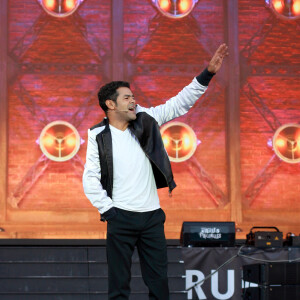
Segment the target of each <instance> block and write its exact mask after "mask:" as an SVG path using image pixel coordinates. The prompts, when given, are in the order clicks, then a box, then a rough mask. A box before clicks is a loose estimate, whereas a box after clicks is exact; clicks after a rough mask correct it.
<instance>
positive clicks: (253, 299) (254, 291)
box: [242, 285, 300, 300]
mask: <svg viewBox="0 0 300 300" xmlns="http://www.w3.org/2000/svg"><path fill="white" fill-rule="evenodd" d="M242 295H243V300H297V299H300V286H299V285H282V286H262V287H251V288H247V289H243V291H242Z"/></svg>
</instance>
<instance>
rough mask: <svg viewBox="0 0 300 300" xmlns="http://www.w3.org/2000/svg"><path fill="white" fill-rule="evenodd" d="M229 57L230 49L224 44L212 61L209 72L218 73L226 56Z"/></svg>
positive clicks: (208, 68)
mask: <svg viewBox="0 0 300 300" xmlns="http://www.w3.org/2000/svg"><path fill="white" fill-rule="evenodd" d="M227 55H228V47H227V45H226V44H222V45H221V46H220V47H219V48H218V50H217V51H216V52H215V54H214V56H213V57H212V59H211V60H210V62H209V64H208V67H207V70H208V72H210V73H217V72H218V71H219V70H220V68H221V66H222V62H223V59H224V57H225V56H227Z"/></svg>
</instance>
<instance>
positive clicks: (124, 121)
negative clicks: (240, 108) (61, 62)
mask: <svg viewBox="0 0 300 300" xmlns="http://www.w3.org/2000/svg"><path fill="white" fill-rule="evenodd" d="M227 51H228V48H227V46H226V45H225V44H222V45H221V46H220V47H219V48H218V50H217V51H216V53H215V54H214V56H213V57H212V59H211V61H210V62H209V64H208V67H207V68H206V69H205V70H204V71H203V72H202V73H201V74H200V75H199V76H197V77H196V78H194V79H193V81H192V82H191V83H190V84H189V85H188V86H186V87H185V88H184V89H183V90H182V91H181V92H180V93H179V94H178V95H177V96H175V97H173V98H171V99H170V100H168V101H167V102H166V103H165V104H163V105H159V106H156V107H152V108H144V107H141V106H139V105H136V101H135V99H134V96H133V93H132V91H131V90H130V85H129V83H127V82H123V81H113V82H111V83H108V84H106V85H104V86H103V87H101V89H100V91H99V93H98V99H99V104H100V106H101V108H102V109H103V110H104V112H105V114H106V117H107V118H105V119H104V120H103V121H102V122H101V123H99V124H97V125H95V126H94V127H92V128H91V129H89V131H88V146H87V156H86V164H85V170H84V174H83V187H84V192H85V194H86V196H87V197H88V198H89V200H90V201H91V203H92V204H93V205H94V206H95V207H96V208H97V209H98V210H99V212H100V214H101V220H102V221H107V262H108V295H109V299H110V300H122V299H128V298H129V294H130V286H129V284H130V278H131V273H130V272H131V257H132V253H133V251H134V247H135V246H136V247H137V249H138V253H139V258H140V264H141V271H142V276H143V279H144V282H145V284H146V285H147V286H148V288H149V299H157V300H168V299H169V288H168V278H167V264H168V260H167V248H166V240H165V235H164V222H165V214H164V212H163V211H162V209H161V208H160V204H159V199H158V195H157V188H162V187H169V192H170V193H171V192H172V190H173V189H174V188H175V186H176V184H175V182H174V180H173V174H172V170H171V165H170V162H169V159H168V156H167V153H166V151H165V149H164V146H163V142H162V139H161V135H160V131H159V126H160V125H162V124H164V123H166V122H168V121H170V120H172V119H174V118H176V117H179V116H181V115H183V114H185V113H187V112H188V110H189V109H190V108H191V107H192V106H193V104H194V103H195V102H196V101H197V100H198V98H199V97H200V96H201V95H202V94H203V93H204V92H205V90H206V89H207V86H208V83H209V81H210V80H211V78H212V77H213V75H214V74H215V73H216V72H217V71H218V70H219V69H220V67H221V65H222V62H223V59H224V57H225V56H226V55H227V54H228V52H227Z"/></svg>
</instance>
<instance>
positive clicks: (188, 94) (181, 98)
mask: <svg viewBox="0 0 300 300" xmlns="http://www.w3.org/2000/svg"><path fill="white" fill-rule="evenodd" d="M213 76H214V74H212V73H210V72H208V71H207V69H205V70H204V71H203V72H202V73H201V74H200V75H199V76H197V77H195V78H194V79H193V81H192V82H191V83H190V84H189V85H187V86H186V87H184V88H183V89H182V90H181V91H180V92H179V93H178V94H177V95H176V96H175V97H172V98H171V99H169V100H168V101H167V102H166V103H164V104H162V105H159V106H155V107H151V108H145V107H141V106H137V112H141V111H144V112H146V113H148V114H149V115H151V116H152V117H153V118H154V119H155V120H156V121H157V122H158V125H159V126H161V125H162V124H164V123H166V122H168V121H171V120H172V119H174V118H177V117H180V116H182V115H184V114H186V113H187V112H188V111H189V110H190V109H191V107H192V106H193V105H194V104H195V103H196V101H197V100H198V99H199V98H200V97H201V96H202V95H203V94H204V93H205V91H206V89H207V86H208V83H209V81H210V80H211V78H212V77H213Z"/></svg>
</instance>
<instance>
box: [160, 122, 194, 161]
mask: <svg viewBox="0 0 300 300" xmlns="http://www.w3.org/2000/svg"><path fill="white" fill-rule="evenodd" d="M161 135H162V139H163V143H164V146H165V149H166V151H167V153H168V155H169V158H170V161H173V162H182V161H185V160H187V159H189V158H190V157H191V156H192V155H193V154H194V152H195V151H196V148H197V137H196V135H195V133H194V131H193V129H192V128H191V127H189V126H188V125H187V124H184V123H181V122H170V123H167V124H166V125H164V126H163V127H162V128H161Z"/></svg>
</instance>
